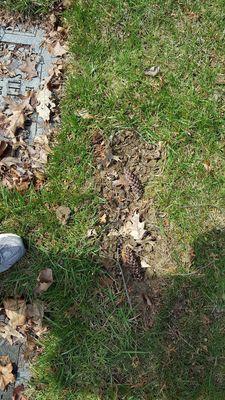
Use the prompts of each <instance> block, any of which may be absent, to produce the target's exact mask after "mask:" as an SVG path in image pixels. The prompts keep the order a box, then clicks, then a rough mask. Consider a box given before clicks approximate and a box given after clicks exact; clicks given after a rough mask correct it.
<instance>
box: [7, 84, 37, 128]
mask: <svg viewBox="0 0 225 400" xmlns="http://www.w3.org/2000/svg"><path fill="white" fill-rule="evenodd" d="M32 97H33V93H32V92H28V93H27V94H26V95H25V96H20V98H19V99H20V101H19V102H16V101H15V100H13V99H12V98H11V97H9V96H7V97H4V100H5V102H6V104H7V105H8V108H9V110H10V111H11V112H12V115H10V116H9V117H8V122H9V126H8V128H7V132H9V133H10V134H11V135H14V134H15V133H16V130H17V129H20V128H23V127H24V124H25V120H26V118H25V117H26V115H28V114H30V113H31V112H32V111H33V107H32V106H31V104H30V102H31V99H32Z"/></svg>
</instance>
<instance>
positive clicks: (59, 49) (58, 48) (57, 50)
mask: <svg viewBox="0 0 225 400" xmlns="http://www.w3.org/2000/svg"><path fill="white" fill-rule="evenodd" d="M49 51H50V53H51V54H52V55H53V56H55V57H62V56H63V55H64V54H66V53H67V52H68V48H67V46H66V45H61V44H60V42H59V41H57V42H56V44H55V46H54V47H49Z"/></svg>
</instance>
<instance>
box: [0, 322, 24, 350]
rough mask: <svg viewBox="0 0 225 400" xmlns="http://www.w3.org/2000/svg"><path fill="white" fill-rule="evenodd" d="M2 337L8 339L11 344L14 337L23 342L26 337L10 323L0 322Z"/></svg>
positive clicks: (0, 334) (0, 335)
mask: <svg viewBox="0 0 225 400" xmlns="http://www.w3.org/2000/svg"><path fill="white" fill-rule="evenodd" d="M0 337H2V338H3V339H5V340H7V341H8V342H9V343H10V344H11V345H12V343H13V338H17V339H19V340H20V341H21V342H23V341H24V337H23V335H22V334H21V333H20V332H18V331H17V330H16V329H15V328H13V327H12V326H11V325H10V324H5V323H3V322H0Z"/></svg>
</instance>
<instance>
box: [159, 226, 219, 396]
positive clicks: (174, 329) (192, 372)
mask: <svg viewBox="0 0 225 400" xmlns="http://www.w3.org/2000/svg"><path fill="white" fill-rule="evenodd" d="M193 250H194V253H195V257H194V261H193V264H192V267H191V269H190V271H189V274H188V275H184V276H177V277H175V278H173V279H172V280H171V282H170V284H169V288H168V293H167V295H166V296H165V298H164V305H163V308H162V310H161V313H160V316H159V320H158V323H157V325H156V326H155V328H154V329H156V331H157V330H158V332H159V338H158V340H156V341H155V347H154V354H155V356H156V357H159V359H160V361H159V367H160V368H159V370H158V371H159V376H160V381H161V390H162V394H164V396H165V397H163V395H162V398H166V399H167V398H168V399H174V400H175V399H181V398H182V399H195V398H196V399H224V398H225V330H224V326H225V230H224V229H214V230H212V231H210V232H207V233H205V234H203V235H202V236H200V237H199V238H198V239H197V240H196V242H195V243H194V245H193Z"/></svg>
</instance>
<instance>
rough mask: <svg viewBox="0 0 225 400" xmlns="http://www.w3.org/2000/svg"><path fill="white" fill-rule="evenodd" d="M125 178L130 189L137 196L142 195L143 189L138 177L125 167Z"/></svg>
mask: <svg viewBox="0 0 225 400" xmlns="http://www.w3.org/2000/svg"><path fill="white" fill-rule="evenodd" d="M124 175H125V178H126V180H127V182H128V184H129V185H130V187H131V189H132V191H133V192H134V193H135V194H136V195H137V196H138V198H140V197H142V196H143V193H144V190H143V186H142V183H141V181H140V179H139V178H138V177H137V175H135V174H134V173H133V172H131V171H129V170H128V169H125V171H124Z"/></svg>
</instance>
